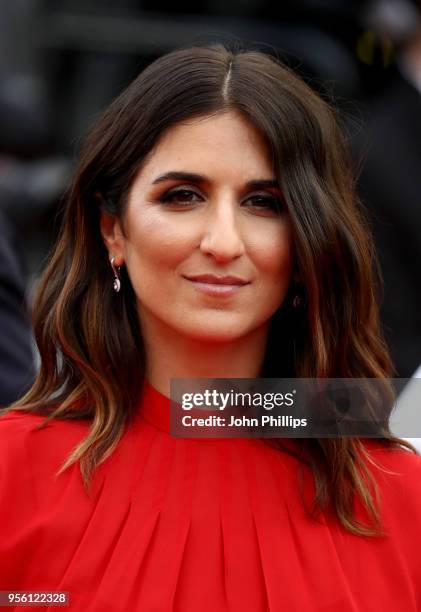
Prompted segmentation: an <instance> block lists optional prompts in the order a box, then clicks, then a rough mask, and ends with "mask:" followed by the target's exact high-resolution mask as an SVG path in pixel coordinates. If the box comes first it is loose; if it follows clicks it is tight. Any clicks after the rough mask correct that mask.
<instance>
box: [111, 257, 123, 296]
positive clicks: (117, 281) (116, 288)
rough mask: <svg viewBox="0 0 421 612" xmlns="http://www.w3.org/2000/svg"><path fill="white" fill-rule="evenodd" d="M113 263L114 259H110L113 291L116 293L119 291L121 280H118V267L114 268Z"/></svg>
mask: <svg viewBox="0 0 421 612" xmlns="http://www.w3.org/2000/svg"><path fill="white" fill-rule="evenodd" d="M114 261H115V257H112V259H111V262H110V263H111V267H112V269H113V273H114V282H113V289H114V291H115V292H116V293H118V292H119V291H120V289H121V280H120V275H119V273H118V270H120V266H117V267H116V266H115V265H114Z"/></svg>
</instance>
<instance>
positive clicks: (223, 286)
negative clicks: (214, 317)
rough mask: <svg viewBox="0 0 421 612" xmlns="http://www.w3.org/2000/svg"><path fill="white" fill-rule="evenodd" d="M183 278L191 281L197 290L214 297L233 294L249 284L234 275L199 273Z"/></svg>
mask: <svg viewBox="0 0 421 612" xmlns="http://www.w3.org/2000/svg"><path fill="white" fill-rule="evenodd" d="M184 278H185V279H186V280H188V281H189V282H191V283H192V285H193V287H194V288H195V289H196V290H197V291H200V292H201V293H205V294H207V295H213V296H216V297H226V296H230V295H234V294H236V293H237V292H238V291H240V290H241V289H242V288H243V287H245V286H246V285H248V284H249V283H248V282H247V281H245V280H243V279H241V278H238V277H236V276H215V275H213V274H201V275H198V276H192V277H187V276H185V277H184Z"/></svg>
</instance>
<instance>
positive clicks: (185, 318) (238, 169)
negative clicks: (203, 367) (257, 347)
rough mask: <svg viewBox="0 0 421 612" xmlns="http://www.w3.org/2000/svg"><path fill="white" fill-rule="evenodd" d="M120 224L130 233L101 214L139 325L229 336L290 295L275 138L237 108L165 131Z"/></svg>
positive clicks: (255, 324)
mask: <svg viewBox="0 0 421 612" xmlns="http://www.w3.org/2000/svg"><path fill="white" fill-rule="evenodd" d="M278 206H279V207H280V209H281V211H280V212H278V210H277V208H278ZM123 225H124V233H123V228H122V227H121V224H120V222H119V221H118V220H115V219H114V220H112V218H108V219H107V216H105V215H103V217H102V220H101V227H102V232H103V236H104V238H105V241H106V243H107V245H108V250H109V253H110V257H111V256H112V255H115V256H116V264H117V265H120V264H121V263H123V262H124V263H125V265H126V267H127V271H128V274H129V277H130V280H131V282H132V285H133V288H134V291H135V294H136V296H137V302H138V311H139V316H140V321H141V325H142V328H144V326H148V325H154V324H155V325H156V324H160V325H164V326H167V327H168V328H170V329H171V331H172V332H174V331H175V332H178V333H179V334H182V335H184V336H186V337H189V338H191V339H197V340H204V341H228V340H229V341H232V340H235V339H236V338H240V337H242V336H244V335H247V334H249V333H250V332H252V331H256V330H257V328H259V327H261V326H265V325H268V323H269V321H270V318H271V317H272V315H273V314H274V312H275V311H276V310H277V309H278V307H279V306H280V305H281V304H282V301H283V300H284V297H285V294H286V292H287V289H288V285H289V282H290V277H291V268H292V244H291V232H290V222H289V218H288V215H287V213H286V211H285V209H284V208H283V205H282V197H281V192H280V190H279V188H278V186H277V184H276V180H275V175H274V172H273V169H272V164H271V157H270V152H269V150H268V147H267V145H266V143H265V141H264V139H263V137H262V135H261V134H260V132H259V131H258V130H257V129H256V128H255V127H254V126H253V125H252V124H251V123H249V122H248V121H247V120H246V119H244V118H243V117H242V116H241V115H240V114H237V113H235V112H232V111H231V112H226V113H223V114H218V115H216V116H210V117H205V118H203V117H202V118H199V119H195V120H190V121H189V122H186V123H183V124H178V125H176V126H175V127H172V128H171V129H169V130H168V131H167V132H166V133H164V135H163V136H162V137H161V139H160V140H159V142H158V144H157V146H156V147H155V149H154V150H153V151H152V152H151V154H150V156H149V158H148V161H147V163H146V164H145V165H144V166H143V168H142V170H141V171H140V172H139V174H138V176H137V178H136V179H135V181H134V183H133V186H132V189H131V191H130V194H129V200H128V203H127V209H126V213H125V217H124V220H123ZM201 275H213V276H215V277H227V276H232V277H236V278H235V279H234V280H230V279H225V280H226V281H227V282H228V283H229V285H228V286H227V285H225V286H222V285H221V284H209V283H208V282H205V281H208V280H212V278H204V279H202V282H200V279H198V280H197V279H196V280H194V278H195V277H198V276H201ZM239 283H242V284H239Z"/></svg>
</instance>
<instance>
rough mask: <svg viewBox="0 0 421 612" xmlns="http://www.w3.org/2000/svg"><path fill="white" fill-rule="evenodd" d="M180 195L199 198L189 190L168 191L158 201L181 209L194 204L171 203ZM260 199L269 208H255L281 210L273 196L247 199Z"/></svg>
mask: <svg viewBox="0 0 421 612" xmlns="http://www.w3.org/2000/svg"><path fill="white" fill-rule="evenodd" d="M179 194H182V195H186V194H188V195H189V196H196V197H199V198H200V197H201V196H199V194H197V193H196V192H195V191H191V190H190V189H171V190H170V191H167V192H166V193H164V194H163V195H162V196H161V197H160V198H159V201H160V202H161V203H162V204H174V205H176V206H177V205H178V206H181V207H183V206H184V207H187V206H189V205H191V204H193V203H194V201H195V200H190V201H189V200H187V201H185V203H184V204H183V203H182V202H174V201H172V198H174V197H176V196H177V195H179ZM252 198H254V199H258V198H259V199H260V200H261V201H263V202H266V203H268V204H269V206H257V208H260V209H261V210H264V209H266V210H273V211H275V212H280V211H281V210H282V200H281V199H280V198H278V197H277V196H274V195H269V194H268V195H262V194H256V195H254V196H251V197H249V198H248V200H249V199H252ZM246 201H247V200H246Z"/></svg>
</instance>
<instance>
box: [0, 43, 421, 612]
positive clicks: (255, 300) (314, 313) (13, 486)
mask: <svg viewBox="0 0 421 612" xmlns="http://www.w3.org/2000/svg"><path fill="white" fill-rule="evenodd" d="M372 261H373V253H372V248H371V243H370V240H369V238H368V236H367V233H366V229H365V222H364V219H363V216H362V213H361V211H360V209H359V208H358V206H357V203H356V201H355V196H354V193H353V188H352V177H351V176H350V174H349V165H348V162H347V159H346V153H345V150H344V146H343V143H342V140H341V135H340V132H339V130H338V127H337V124H336V121H335V116H334V113H333V111H332V110H331V109H330V108H329V107H328V106H327V104H326V103H325V102H323V101H322V100H321V99H320V98H319V97H317V96H316V95H315V94H314V93H312V91H311V90H310V89H309V88H308V87H307V86H306V85H305V84H304V83H303V82H301V81H300V80H299V79H298V78H297V77H296V76H294V75H293V74H292V73H291V72H290V71H289V70H288V69H287V68H285V67H284V66H283V65H282V64H281V63H280V62H278V61H277V60H275V59H273V58H271V57H269V56H266V55H265V54H262V53H260V52H255V51H246V52H243V51H236V52H233V51H230V50H229V49H227V48H225V47H223V46H221V45H214V46H209V47H201V48H191V49H184V50H178V51H175V52H173V53H170V54H168V55H166V56H164V57H162V58H160V59H159V60H157V61H155V62H154V63H152V64H151V65H150V66H149V67H147V68H146V69H145V70H144V71H143V72H142V73H141V74H140V75H139V77H138V78H137V79H136V80H135V81H134V82H133V83H132V84H131V85H130V87H129V88H128V89H127V90H126V91H125V92H124V93H123V94H122V95H121V96H120V97H119V98H117V100H115V101H114V102H113V104H112V105H111V106H110V107H109V108H108V110H107V111H106V112H105V113H104V115H103V116H102V117H101V118H100V120H99V121H98V123H97V124H96V126H95V127H94V128H93V130H92V132H91V134H90V136H89V138H88V140H87V143H86V145H85V148H84V150H83V152H82V155H81V159H80V163H79V166H78V168H77V170H76V173H75V178H74V182H73V185H72V187H71V189H70V192H69V194H68V199H67V208H66V211H65V215H64V224H63V230H62V234H61V237H60V240H59V242H58V245H57V247H56V250H55V252H54V254H53V256H52V259H51V262H50V263H49V266H48V268H47V270H46V272H45V274H44V277H43V279H42V282H41V284H40V288H39V294H38V300H37V302H36V305H35V329H36V337H37V342H38V346H39V350H40V354H41V360H42V366H41V369H40V373H39V376H38V379H37V381H36V382H35V384H34V386H33V388H32V389H31V390H30V391H29V393H28V394H27V395H26V396H25V397H24V398H22V400H21V401H20V402H18V403H17V404H15V405H13V406H12V407H11V409H10V410H9V411H8V413H7V414H6V415H5V416H4V417H3V418H2V419H0V437H1V449H2V451H1V452H2V455H1V461H0V468H1V472H0V474H1V476H0V495H1V506H0V508H1V509H0V525H1V527H0V529H1V538H0V564H1V572H0V574H1V585H0V588H1V589H3V590H11V589H16V590H31V591H56V592H61V591H65V592H68V593H69V596H70V608H71V609H74V610H83V611H89V612H93V611H96V612H104V611H106V610H113V611H123V610H124V611H128V610H129V611H132V610H139V611H142V612H144V611H145V612H146V611H152V610H154V611H158V610H159V611H161V610H162V611H165V612H167V611H170V610H180V611H182V612H189V611H195V612H196V611H197V610H201V611H212V612H214V611H224V610H229V611H240V610H241V612H244V611H246V610H250V611H253V612H258V611H266V610H275V611H278V610H279V611H280V610H288V611H292V610H299V611H300V612H306V611H313V610H324V611H326V612H327V611H328V610H332V611H333V610H335V611H336V610H341V611H343V612H348V611H349V612H350V611H357V610H358V611H365V610H367V611H368V610H382V611H383V612H386V611H397V610H399V611H401V610H405V612H409V611H415V610H420V609H421V571H420V569H419V564H418V559H417V554H418V549H419V544H420V541H421V538H420V536H421V527H420V524H419V518H420V512H421V493H420V491H419V478H420V476H421V460H420V459H419V457H418V456H417V455H415V454H414V453H412V452H409V451H408V449H404V448H403V446H404V442H402V441H400V440H399V439H397V438H394V437H393V436H392V435H391V434H389V433H387V432H386V433H385V437H384V439H381V440H376V441H367V440H363V439H357V438H342V439H313V440H310V439H303V440H300V439H298V440H289V441H287V440H284V442H283V444H281V443H280V441H273V442H272V444H271V445H269V444H267V443H265V442H264V441H263V440H259V439H254V440H253V439H235V440H232V439H231V440H230V439H225V440H224V439H212V440H209V439H190V440H189V439H180V438H177V439H176V438H173V437H171V436H170V434H169V399H168V396H169V383H170V380H171V379H172V378H195V377H202V378H225V377H229V378H254V377H287V376H297V377H315V378H316V377H318V378H323V377H344V378H348V377H349V378H354V377H367V378H385V377H387V376H389V375H390V373H391V370H392V369H391V364H390V361H389V357H388V353H387V350H386V348H385V346H384V344H383V342H382V340H381V337H380V333H379V322H378V309H377V304H376V301H375V294H374V291H373V277H372V271H371V267H372ZM221 282H225V283H228V284H229V285H230V288H228V289H227V288H224V289H221V284H218V283H221ZM46 416H47V417H48V418H47V419H46ZM3 449H4V450H3ZM403 513H405V519H403ZM43 609H44V608H43Z"/></svg>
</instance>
